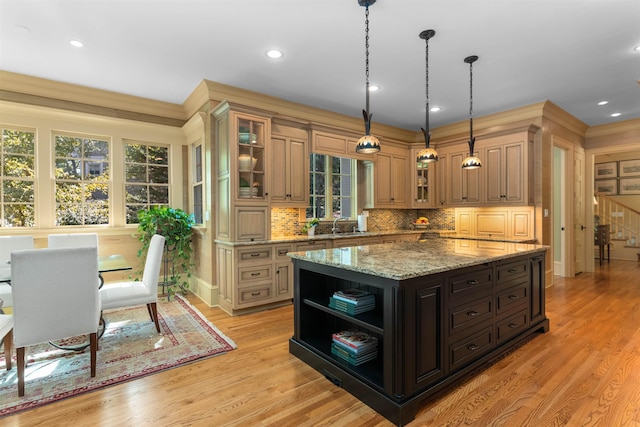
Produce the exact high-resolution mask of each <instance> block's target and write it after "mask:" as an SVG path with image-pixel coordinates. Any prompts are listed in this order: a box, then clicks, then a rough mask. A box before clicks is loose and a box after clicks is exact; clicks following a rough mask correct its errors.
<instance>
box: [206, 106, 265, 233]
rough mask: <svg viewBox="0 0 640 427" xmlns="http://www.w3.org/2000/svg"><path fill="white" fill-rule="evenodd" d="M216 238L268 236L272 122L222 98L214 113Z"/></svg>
mask: <svg viewBox="0 0 640 427" xmlns="http://www.w3.org/2000/svg"><path fill="white" fill-rule="evenodd" d="M212 114H213V117H214V135H215V144H214V146H215V153H216V156H215V165H216V168H215V169H216V172H217V173H216V194H215V198H216V200H217V205H218V206H219V207H220V208H219V209H218V210H217V213H216V218H215V221H216V238H218V239H221V240H227V241H246V240H249V241H253V240H265V239H268V238H269V237H270V231H271V230H270V209H269V191H268V189H269V188H270V187H269V186H270V182H269V169H268V166H269V162H268V160H269V150H270V137H271V120H270V118H269V117H268V116H267V115H266V114H264V115H263V114H252V113H251V112H250V110H247V109H246V108H244V107H242V106H236V105H234V104H231V103H227V102H223V103H222V104H220V105H219V106H218V107H217V108H216V109H215V110H214V111H213V113H212Z"/></svg>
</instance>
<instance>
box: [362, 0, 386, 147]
mask: <svg viewBox="0 0 640 427" xmlns="http://www.w3.org/2000/svg"><path fill="white" fill-rule="evenodd" d="M375 2H376V0H358V4H359V5H360V6H364V8H365V38H364V42H365V58H366V59H365V66H366V73H365V74H366V86H365V96H366V109H364V110H362V116H363V117H364V135H363V136H362V137H360V139H359V140H358V144H357V145H356V152H358V153H365V154H369V153H377V152H378V151H380V141H378V138H376V137H375V136H373V135H371V134H370V130H371V117H372V116H373V115H372V114H370V113H369V6H371V5H372V4H374V3H375Z"/></svg>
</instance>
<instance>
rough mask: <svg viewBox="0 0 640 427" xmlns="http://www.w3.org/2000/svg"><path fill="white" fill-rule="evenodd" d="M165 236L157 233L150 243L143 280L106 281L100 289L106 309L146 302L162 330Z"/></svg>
mask: <svg viewBox="0 0 640 427" xmlns="http://www.w3.org/2000/svg"><path fill="white" fill-rule="evenodd" d="M164 240H165V239H164V237H163V236H161V235H159V234H155V235H154V236H153V237H152V238H151V242H150V243H149V249H148V251H147V259H146V261H145V264H144V271H143V273H142V280H139V281H125V282H112V283H105V284H104V285H103V286H102V288H101V289H100V300H101V301H102V308H103V309H104V310H107V309H110V308H123V307H132V306H136V305H144V304H146V306H147V310H148V311H149V316H151V320H152V321H153V322H154V323H155V324H156V330H157V331H158V332H160V322H159V321H158V309H157V302H158V276H159V275H160V265H161V263H162V254H163V252H164Z"/></svg>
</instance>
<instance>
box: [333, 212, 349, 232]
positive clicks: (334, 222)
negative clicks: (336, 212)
mask: <svg viewBox="0 0 640 427" xmlns="http://www.w3.org/2000/svg"><path fill="white" fill-rule="evenodd" d="M347 219H348V218H343V217H341V216H339V217H338V218H336V219H334V220H333V227H331V232H332V233H333V234H336V233H337V232H338V231H339V230H340V229H339V228H338V227H337V226H336V223H337V222H338V221H340V220H342V221H346V220H347Z"/></svg>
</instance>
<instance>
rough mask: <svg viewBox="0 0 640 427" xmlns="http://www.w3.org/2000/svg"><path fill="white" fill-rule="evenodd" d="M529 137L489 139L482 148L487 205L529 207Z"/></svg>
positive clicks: (529, 135)
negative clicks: (526, 205)
mask: <svg viewBox="0 0 640 427" xmlns="http://www.w3.org/2000/svg"><path fill="white" fill-rule="evenodd" d="M531 145H533V135H532V134H530V133H528V132H521V133H518V134H515V135H505V136H501V137H497V138H492V140H491V143H490V145H487V146H486V147H485V148H483V150H482V152H483V157H484V159H483V163H484V165H483V169H485V172H484V188H485V199H484V202H485V203H487V204H494V205H495V204H504V203H509V204H521V205H522V204H531V203H532V202H533V200H532V197H533V191H530V188H531V187H532V183H533V180H531V179H530V178H531V172H532V171H530V170H529V165H530V162H531V161H532V160H533V157H532V154H531V151H532V150H531V149H530V146H531Z"/></svg>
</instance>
